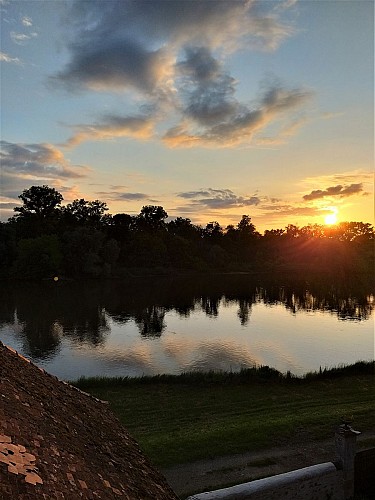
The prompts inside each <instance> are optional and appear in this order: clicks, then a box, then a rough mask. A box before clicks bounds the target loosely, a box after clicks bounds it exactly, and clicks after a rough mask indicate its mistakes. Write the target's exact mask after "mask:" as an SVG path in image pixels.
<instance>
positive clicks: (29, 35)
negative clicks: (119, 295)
mask: <svg viewBox="0 0 375 500" xmlns="http://www.w3.org/2000/svg"><path fill="white" fill-rule="evenodd" d="M373 7H374V5H373V2H372V1H343V0H340V1H328V0H326V1H309V0H301V1H293V0H286V1H283V0H280V1H278V2H270V1H260V2H257V1H251V0H250V1H247V0H246V1H245V0H244V1H241V0H239V1H236V0H230V1H225V0H221V1H215V0H186V1H185V0H137V1H128V0H121V1H120V0H106V1H105V0H101V1H96V0H92V1H90V2H86V1H84V0H77V1H70V0H69V1H62V0H56V1H44V0H36V1H35V0H33V1H30V0H29V1H28V0H24V1H18V0H15V1H13V0H1V1H0V8H1V62H0V64H1V141H2V143H1V179H0V182H1V184H0V195H1V198H0V210H1V219H2V220H6V219H7V218H8V217H9V216H11V215H12V213H13V211H12V207H14V206H15V205H16V204H17V203H18V201H19V200H18V195H19V194H20V193H21V192H22V190H23V189H25V188H28V187H30V186H31V185H42V184H48V185H50V186H53V187H55V188H56V189H58V190H59V191H60V192H61V193H62V194H63V196H64V203H68V202H71V201H72V200H73V199H76V198H81V197H84V198H85V199H87V200H92V199H100V200H102V201H106V202H107V203H108V206H109V209H110V212H111V213H113V214H114V213H118V212H125V213H130V214H137V213H139V211H140V209H141V208H142V206H143V205H149V204H156V205H162V206H163V207H164V208H165V210H166V211H167V212H168V214H169V215H170V217H172V218H173V217H176V216H183V217H189V218H190V219H191V220H192V221H193V222H194V223H199V224H202V225H205V224H206V223H207V222H210V221H213V220H217V221H219V222H220V223H221V224H222V226H224V227H225V226H226V225H227V224H233V223H234V224H235V223H237V222H238V221H239V220H240V219H241V216H242V215H243V214H248V215H250V217H251V218H252V221H253V222H254V224H255V225H256V227H257V229H258V230H260V231H264V230H265V229H271V228H282V227H285V226H286V225H287V224H289V223H290V224H297V225H301V226H302V225H306V224H309V223H311V224H314V223H324V221H325V217H326V216H327V215H328V214H331V213H335V214H337V218H338V221H352V220H358V221H364V222H373V151H374V148H373V109H374V108H373V106H374V102H373V101H374V98H373V92H374V82H373V79H374V67H373V66H374V62H373V61H374V54H373V52H374V48H373V47H374V43H373V41H374V15H373V14H374V13H373Z"/></svg>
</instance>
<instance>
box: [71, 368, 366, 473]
mask: <svg viewBox="0 0 375 500" xmlns="http://www.w3.org/2000/svg"><path fill="white" fill-rule="evenodd" d="M364 366H365V365H363V366H362V367H360V368H359V369H358V370H356V369H353V368H351V369H348V370H346V369H342V370H336V372H335V371H333V372H332V376H330V374H329V372H327V373H324V374H323V375H321V376H319V374H317V375H316V376H313V377H308V378H305V379H293V378H292V379H288V378H285V377H282V376H281V377H278V376H277V375H275V373H272V372H271V374H268V375H267V373H266V372H265V373H264V374H262V373H260V375H255V376H254V374H250V375H248V376H246V374H245V375H240V374H239V375H236V374H222V375H217V374H206V375H196V374H192V375H183V376H181V377H171V376H169V377H155V378H145V379H82V380H80V381H79V382H75V385H78V386H79V387H81V388H82V389H83V390H85V391H87V392H90V393H92V394H93V395H95V396H96V397H98V398H100V399H105V400H107V401H109V404H110V406H111V408H112V410H113V411H114V413H116V414H117V416H118V417H119V419H120V420H121V422H122V423H123V424H124V426H125V427H126V428H127V429H128V430H129V432H130V434H131V435H132V436H134V437H135V438H136V439H137V440H138V442H139V444H140V446H141V447H142V449H143V450H144V452H145V453H146V454H147V455H148V456H149V457H150V458H151V460H152V461H153V462H154V463H155V464H156V465H159V466H169V465H172V464H176V463H187V462H191V461H194V460H198V459H205V458H211V457H215V456H220V455H227V454H232V453H240V452H243V451H248V450H260V449H262V448H263V449H264V448H268V447H271V446H277V445H283V444H284V443H286V442H287V441H290V440H292V441H297V440H299V439H304V440H306V439H309V440H315V439H325V438H328V437H330V436H333V433H334V430H335V428H336V426H337V425H338V424H340V423H341V419H342V417H350V418H352V419H353V427H355V428H356V429H358V430H361V431H362V432H365V431H370V430H372V431H375V401H374V400H375V397H374V396H375V385H374V375H373V368H374V365H373V363H367V364H366V366H365V368H364Z"/></svg>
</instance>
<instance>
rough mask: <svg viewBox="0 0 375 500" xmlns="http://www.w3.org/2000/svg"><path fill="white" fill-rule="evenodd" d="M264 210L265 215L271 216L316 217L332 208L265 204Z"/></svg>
mask: <svg viewBox="0 0 375 500" xmlns="http://www.w3.org/2000/svg"><path fill="white" fill-rule="evenodd" d="M261 208H262V210H265V211H266V212H265V213H264V214H263V215H266V216H267V217H269V216H271V217H272V216H285V217H287V216H292V215H296V216H306V217H308V216H310V217H315V216H318V215H319V216H321V215H322V212H324V211H326V212H330V210H321V209H319V208H315V207H305V206H294V205H288V204H284V205H263V206H262V207H261Z"/></svg>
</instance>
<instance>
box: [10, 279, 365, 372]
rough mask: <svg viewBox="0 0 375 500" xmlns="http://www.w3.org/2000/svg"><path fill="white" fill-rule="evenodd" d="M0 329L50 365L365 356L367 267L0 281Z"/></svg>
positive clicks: (275, 363)
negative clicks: (310, 272) (362, 273)
mask: <svg viewBox="0 0 375 500" xmlns="http://www.w3.org/2000/svg"><path fill="white" fill-rule="evenodd" d="M2 285H3V286H2V288H1V302H0V340H1V341H2V342H3V343H5V344H7V345H10V346H12V347H13V348H15V349H16V350H18V351H19V352H20V353H21V354H23V355H24V356H27V357H28V358H30V359H31V360H32V361H34V362H35V363H36V364H38V365H39V366H41V367H43V368H45V369H46V370H47V371H48V372H50V373H53V374H54V375H57V376H58V377H60V378H63V379H66V380H73V379H77V378H78V377H80V376H93V375H100V376H102V375H107V376H140V375H143V374H145V375H153V374H161V373H173V374H177V373H181V372H184V371H185V372H186V371H192V370H200V371H207V370H232V371H238V370H240V369H241V368H244V367H249V366H254V365H269V366H271V367H273V368H276V369H278V370H280V371H281V372H283V373H285V372H287V371H290V372H291V373H294V374H296V375H302V374H304V373H306V372H308V371H314V370H319V368H320V367H322V368H324V367H332V366H337V365H340V364H349V363H354V362H356V361H358V360H371V359H374V296H373V290H372V288H371V286H372V284H371V282H370V280H369V279H368V278H364V277H362V278H358V277H355V278H353V277H351V278H350V279H349V278H348V277H339V278H338V277H332V276H326V275H314V276H312V277H311V276H309V277H307V276H301V275H288V274H285V275H275V276H269V275H261V274H260V275H258V276H250V275H215V276H210V277H207V276H206V277H205V276H193V277H154V278H128V279H121V280H107V281H104V282H103V281H94V280H93V281H85V282H78V281H65V280H59V281H57V282H54V281H44V282H41V283H3V284H2Z"/></svg>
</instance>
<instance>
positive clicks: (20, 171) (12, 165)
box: [0, 141, 89, 181]
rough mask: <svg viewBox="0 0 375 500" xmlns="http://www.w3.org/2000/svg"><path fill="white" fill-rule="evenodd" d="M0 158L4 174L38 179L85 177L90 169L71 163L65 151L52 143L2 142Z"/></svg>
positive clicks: (0, 144)
mask: <svg viewBox="0 0 375 500" xmlns="http://www.w3.org/2000/svg"><path fill="white" fill-rule="evenodd" d="M0 159H1V166H2V172H3V174H7V175H8V176H12V177H18V178H24V179H26V178H27V179H30V180H33V181H34V180H38V179H62V178H65V179H76V178H81V177H85V176H86V175H87V174H88V172H89V169H88V167H84V166H80V165H71V164H70V163H69V161H68V160H66V159H65V158H64V155H63V153H62V152H61V151H60V150H58V149H57V148H55V147H54V146H52V145H51V144H16V143H11V142H7V141H1V142H0Z"/></svg>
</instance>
